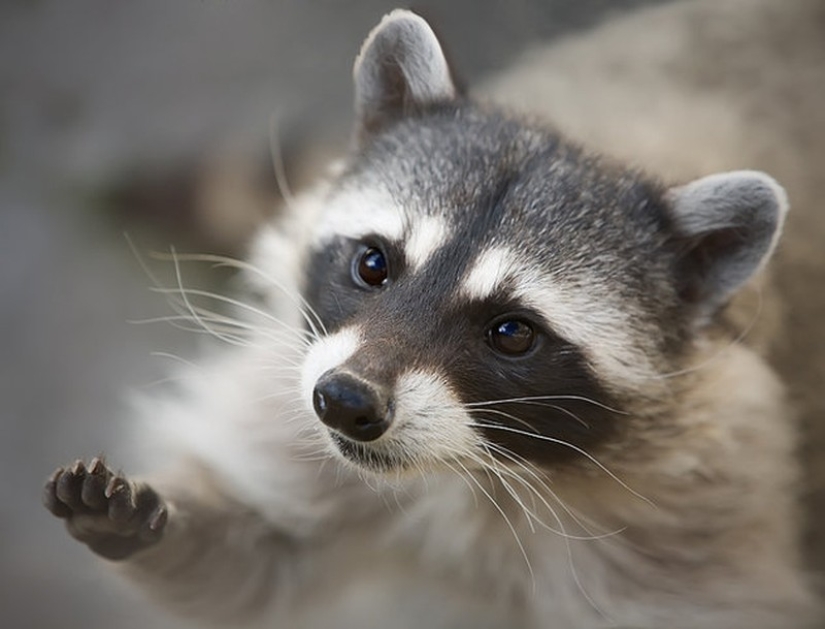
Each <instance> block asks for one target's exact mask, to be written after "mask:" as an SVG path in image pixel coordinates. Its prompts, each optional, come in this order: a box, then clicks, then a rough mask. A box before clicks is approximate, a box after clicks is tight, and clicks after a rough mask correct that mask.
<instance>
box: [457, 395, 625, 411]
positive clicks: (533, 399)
mask: <svg viewBox="0 0 825 629" xmlns="http://www.w3.org/2000/svg"><path fill="white" fill-rule="evenodd" d="M554 400H559V401H564V400H571V401H576V402H588V403H589V404H593V405H594V406H598V407H599V408H603V409H605V410H607V411H611V412H613V413H617V414H619V415H629V414H630V413H628V412H627V411H622V410H620V409H618V408H613V407H612V406H608V405H607V404H603V403H601V402H598V401H597V400H592V399H590V398H587V397H583V396H580V395H534V396H528V397H514V398H503V399H500V400H486V401H483V402H468V403H466V404H464V406H466V407H469V408H483V407H486V406H494V405H496V404H510V403H513V404H515V403H524V404H535V405H537V406H548V405H546V404H541V402H544V401H554ZM550 408H559V407H558V406H550Z"/></svg>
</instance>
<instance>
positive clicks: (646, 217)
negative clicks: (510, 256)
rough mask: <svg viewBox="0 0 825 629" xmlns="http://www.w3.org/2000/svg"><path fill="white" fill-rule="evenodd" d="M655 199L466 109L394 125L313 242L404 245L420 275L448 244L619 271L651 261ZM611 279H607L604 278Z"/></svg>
mask: <svg viewBox="0 0 825 629" xmlns="http://www.w3.org/2000/svg"><path fill="white" fill-rule="evenodd" d="M659 197H660V193H659V191H658V190H657V187H656V185H655V184H652V183H651V182H648V181H647V180H645V179H644V178H643V177H640V176H638V175H637V174H635V173H633V172H630V171H626V170H621V169H618V168H616V167H612V166H608V165H605V164H604V163H602V162H601V161H599V160H597V159H594V158H592V157H590V156H588V155H587V154H586V153H585V152H583V151H582V150H580V149H579V148H578V147H576V146H573V145H570V144H567V143H566V142H564V141H563V140H562V139H560V137H559V136H558V135H557V134H556V133H554V132H552V131H550V130H547V129H544V128H541V127H531V126H529V125H526V124H524V123H522V122H520V121H514V120H511V119H508V118H507V117H505V116H501V115H498V114H496V113H492V114H491V113H487V112H480V111H477V110H476V109H474V108H458V109H455V110H453V109H447V110H444V111H440V110H437V111H436V112H435V113H433V114H431V115H429V116H426V117H423V118H420V119H413V120H407V121H403V122H402V123H400V124H398V125H396V126H395V127H393V128H392V129H390V130H389V131H388V132H386V133H384V134H382V135H380V136H378V137H376V138H375V139H374V140H373V142H372V143H370V144H369V145H367V146H366V147H364V148H363V149H362V150H361V151H360V152H359V153H358V154H357V155H356V156H354V158H353V159H352V160H351V162H350V164H349V167H348V168H347V169H346V170H345V172H344V174H343V176H342V177H341V178H340V180H338V181H337V182H336V184H335V185H334V186H333V187H332V189H331V192H330V197H329V199H328V202H327V204H326V207H325V210H324V212H323V215H322V216H321V217H320V220H319V222H318V226H317V227H316V229H315V243H316V244H318V245H323V243H324V242H329V241H331V240H333V239H335V238H337V237H342V236H343V237H347V238H352V239H360V238H363V237H365V236H370V237H375V238H377V239H379V240H384V241H394V242H400V243H403V249H404V252H405V257H406V259H407V263H408V264H409V266H410V267H411V268H413V269H416V268H420V267H421V266H422V265H423V263H424V262H425V261H426V260H427V259H428V258H430V257H431V255H432V254H433V253H434V252H435V251H437V250H438V249H439V248H441V247H443V246H444V245H445V244H446V243H448V242H450V243H453V244H456V245H460V246H463V247H466V248H470V249H472V250H474V251H479V250H480V249H481V248H485V247H492V246H497V245H499V244H501V243H505V244H509V245H513V246H514V247H515V248H519V249H520V250H521V251H522V253H523V254H525V255H523V256H522V257H525V256H527V255H529V256H530V257H532V258H535V260H534V263H535V262H539V263H541V264H543V265H545V266H554V267H556V268H558V266H559V264H562V263H563V265H564V266H565V267H567V268H569V269H571V270H574V269H573V267H575V266H577V265H581V264H583V263H585V262H586V263H587V264H590V265H593V264H596V265H602V266H605V265H610V264H616V263H618V264H622V263H625V262H627V261H628V260H631V259H632V260H635V259H638V258H639V256H640V255H641V256H644V255H646V254H655V253H656V251H654V250H656V249H657V243H658V241H659V240H660V234H661V232H662V231H663V230H662V227H663V226H662V214H661V212H658V211H657V208H656V205H657V204H658V203H659ZM611 272H612V271H611Z"/></svg>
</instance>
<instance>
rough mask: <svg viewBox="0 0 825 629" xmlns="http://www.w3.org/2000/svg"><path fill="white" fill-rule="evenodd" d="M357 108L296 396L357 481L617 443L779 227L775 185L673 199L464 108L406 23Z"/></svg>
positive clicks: (730, 187)
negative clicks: (315, 335) (359, 472)
mask: <svg viewBox="0 0 825 629" xmlns="http://www.w3.org/2000/svg"><path fill="white" fill-rule="evenodd" d="M356 95H357V97H356V108H357V112H358V139H359V140H358V148H357V150H356V151H355V152H354V154H353V155H352V156H351V159H350V161H349V163H348V166H347V168H346V169H345V171H344V172H343V174H342V175H341V176H340V177H339V178H338V179H337V181H336V182H334V183H333V185H332V187H331V189H330V191H329V193H328V196H327V198H326V199H325V201H324V210H323V213H322V215H321V216H320V219H319V220H318V222H317V225H316V226H315V228H314V231H313V237H312V242H311V245H310V250H309V252H308V254H307V256H306V258H305V262H304V269H305V271H306V281H305V291H304V293H305V294H304V297H305V299H306V301H307V303H308V304H309V305H310V306H311V307H312V308H313V309H314V311H315V312H316V313H317V315H318V317H319V318H320V320H321V322H322V323H323V327H324V330H325V336H324V337H323V338H321V339H320V340H318V341H317V342H315V343H314V345H313V346H312V347H311V349H310V351H309V352H308V354H307V356H306V358H305V361H304V364H303V367H302V389H303V396H304V399H305V401H306V404H307V405H308V406H311V408H312V409H313V411H314V412H315V413H316V414H317V416H318V418H319V420H320V421H321V422H322V423H323V424H324V428H325V431H326V434H328V436H329V441H330V443H331V445H332V447H333V448H334V450H335V451H336V452H337V453H338V454H340V455H341V456H343V457H344V458H345V459H347V460H349V461H351V462H353V463H355V464H356V465H358V466H360V467H362V468H366V469H370V470H373V471H390V470H400V469H406V468H410V467H415V468H422V467H438V466H442V465H443V466H446V467H453V466H461V467H465V468H466V467H470V466H477V465H484V464H485V462H486V461H489V460H490V459H491V458H495V459H497V460H499V461H505V462H506V461H511V462H513V463H518V462H523V461H525V460H526V461H530V462H531V463H534V464H539V465H541V466H553V465H558V464H563V463H565V462H568V461H570V460H571V459H581V458H587V457H591V456H592V453H593V452H594V451H597V450H598V449H599V448H600V447H601V446H602V445H604V444H608V443H610V444H613V445H616V444H620V443H621V442H622V440H623V439H625V438H627V435H628V433H629V432H632V431H633V429H634V428H633V422H632V417H633V414H634V413H636V412H637V411H638V408H639V401H640V400H649V399H655V398H656V396H657V395H659V392H660V389H661V385H662V380H661V377H660V376H661V375H662V373H664V372H665V371H667V370H669V369H672V368H674V365H676V364H678V361H679V360H680V358H681V357H682V356H683V355H684V354H685V351H686V349H688V348H689V347H690V344H691V342H692V339H693V338H694V337H695V335H697V334H700V333H701V329H702V326H703V325H705V324H706V323H707V321H709V320H710V319H711V318H712V316H713V314H714V313H715V311H716V310H718V308H719V307H720V306H721V305H722V304H723V303H724V302H725V300H727V299H728V298H729V296H730V295H731V294H732V292H733V291H734V290H736V289H737V288H738V287H739V286H740V285H741V284H742V283H743V282H744V281H745V280H747V278H748V277H749V276H750V275H751V273H752V272H753V271H754V270H755V269H756V268H757V267H758V266H759V264H760V263H761V261H762V259H763V258H764V257H765V256H766V255H767V254H768V253H769V252H770V249H771V248H772V247H773V244H774V241H775V236H776V233H777V231H778V228H779V225H780V224H781V219H782V215H783V212H784V205H783V198H782V195H781V190H780V189H779V188H778V187H777V186H776V185H775V184H774V183H773V182H772V180H770V179H769V178H768V177H767V176H765V175H761V174H758V173H735V174H728V175H719V176H715V177H709V178H706V179H703V180H699V181H698V182H694V183H693V184H689V185H688V186H685V187H682V188H677V189H671V190H667V189H665V188H664V187H661V186H659V185H658V184H656V183H653V182H651V181H649V180H647V179H645V178H644V177H641V176H639V175H637V174H635V173H632V172H629V171H626V170H622V169H618V168H615V167H612V166H608V165H605V164H603V163H601V162H600V161H599V160H596V159H594V158H592V157H589V156H587V155H586V154H584V153H583V152H582V151H580V150H578V149H577V148H575V147H572V146H571V145H569V144H567V143H565V142H564V141H562V140H561V139H560V138H559V137H558V135H557V134H555V133H553V132H550V131H547V130H544V129H542V128H538V127H534V126H531V125H527V124H524V123H522V122H520V121H515V120H512V119H509V118H507V117H506V116H503V115H501V114H498V113H495V112H493V113H490V112H486V111H484V110H482V109H481V108H478V107H477V106H474V105H472V104H469V103H467V102H466V101H463V100H461V99H459V98H457V96H456V94H455V89H454V87H453V84H452V82H451V80H450V77H449V71H448V70H447V67H446V63H445V62H444V59H443V56H442V54H441V50H440V48H439V46H438V43H437V41H436V40H435V37H434V36H433V35H432V32H431V31H430V30H429V27H428V26H427V25H426V23H425V22H424V21H423V20H421V19H420V18H418V17H416V16H414V15H412V14H410V13H407V12H395V13H393V14H391V15H390V16H388V17H387V18H385V20H384V21H383V22H382V23H381V25H379V27H377V28H376V30H375V31H374V32H373V33H372V34H371V35H370V38H369V39H368V40H367V43H366V44H365V47H364V49H363V50H362V53H361V55H360V57H359V59H358V61H357V62H356Z"/></svg>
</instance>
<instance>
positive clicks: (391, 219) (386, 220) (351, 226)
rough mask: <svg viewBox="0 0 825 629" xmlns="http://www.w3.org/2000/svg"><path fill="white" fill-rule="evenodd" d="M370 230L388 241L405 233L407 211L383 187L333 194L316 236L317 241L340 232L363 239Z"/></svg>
mask: <svg viewBox="0 0 825 629" xmlns="http://www.w3.org/2000/svg"><path fill="white" fill-rule="evenodd" d="M371 234H372V235H375V236H377V237H378V238H381V239H382V240H385V241H392V240H400V239H401V238H402V236H403V234H404V213H403V212H402V210H401V208H399V207H398V204H397V203H396V202H395V200H394V199H393V197H392V195H391V194H390V193H389V192H387V191H385V190H382V189H380V188H362V189H358V190H344V191H342V192H339V193H337V194H334V195H332V196H331V197H330V199H329V200H328V201H327V207H326V208H324V210H323V212H322V214H321V217H320V221H319V223H318V225H317V226H316V227H315V228H314V238H313V239H314V241H315V242H316V243H322V242H327V241H329V240H332V239H333V238H335V237H338V236H343V237H345V238H352V239H355V240H360V239H361V238H363V237H364V236H368V235H371Z"/></svg>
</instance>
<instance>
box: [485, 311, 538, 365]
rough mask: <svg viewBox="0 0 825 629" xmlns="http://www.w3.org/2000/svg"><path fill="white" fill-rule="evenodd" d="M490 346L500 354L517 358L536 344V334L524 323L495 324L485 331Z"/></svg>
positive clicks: (516, 320) (513, 320)
mask: <svg viewBox="0 0 825 629" xmlns="http://www.w3.org/2000/svg"><path fill="white" fill-rule="evenodd" d="M487 340H488V342H489V343H490V346H491V347H492V348H493V349H494V350H496V351H497V352H500V353H502V354H507V355H508V356H518V355H519V354H526V353H527V352H529V351H530V350H531V349H532V348H533V345H534V344H535V342H536V332H535V330H533V327H532V326H531V325H530V324H529V323H526V322H524V321H520V320H518V319H512V320H509V321H502V322H500V323H496V324H495V325H494V326H493V327H492V328H490V329H489V330H488V331H487Z"/></svg>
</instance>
